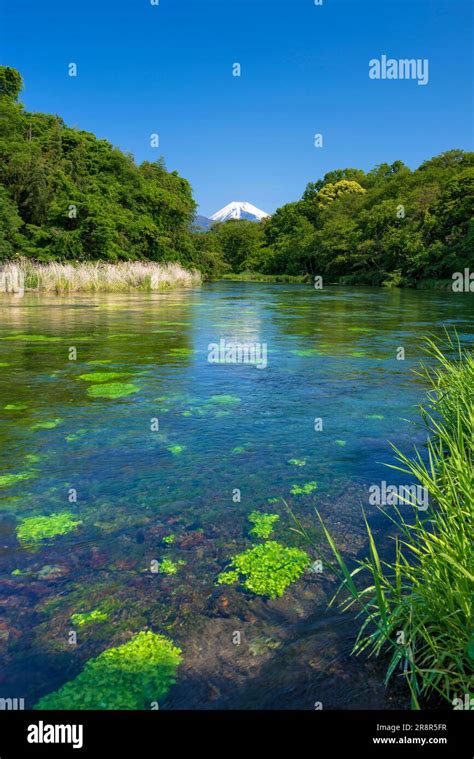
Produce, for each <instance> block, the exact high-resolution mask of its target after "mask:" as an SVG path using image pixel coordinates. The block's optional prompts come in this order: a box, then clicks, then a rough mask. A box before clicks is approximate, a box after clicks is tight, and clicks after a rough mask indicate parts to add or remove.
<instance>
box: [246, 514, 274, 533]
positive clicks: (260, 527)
mask: <svg viewBox="0 0 474 759" xmlns="http://www.w3.org/2000/svg"><path fill="white" fill-rule="evenodd" d="M279 519H280V517H279V516H278V514H262V513H261V512H259V511H252V513H251V514H249V516H248V520H249V522H251V523H252V524H253V527H252V529H251V530H250V534H251V535H255V537H256V538H269V537H270V535H271V534H272V532H273V525H274V524H275V522H278V520H279Z"/></svg>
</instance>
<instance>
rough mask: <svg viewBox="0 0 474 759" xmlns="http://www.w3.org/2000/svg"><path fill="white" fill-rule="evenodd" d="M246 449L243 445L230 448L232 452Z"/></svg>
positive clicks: (241, 451) (240, 451) (243, 451)
mask: <svg viewBox="0 0 474 759" xmlns="http://www.w3.org/2000/svg"><path fill="white" fill-rule="evenodd" d="M245 451H246V449H245V448H244V446H243V445H236V446H235V448H232V451H231V452H232V453H245Z"/></svg>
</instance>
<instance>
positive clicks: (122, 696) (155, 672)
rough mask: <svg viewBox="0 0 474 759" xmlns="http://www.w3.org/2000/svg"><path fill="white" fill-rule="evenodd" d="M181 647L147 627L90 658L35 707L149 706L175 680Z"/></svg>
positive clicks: (109, 707)
mask: <svg viewBox="0 0 474 759" xmlns="http://www.w3.org/2000/svg"><path fill="white" fill-rule="evenodd" d="M180 663H181V649H180V648H178V647H177V646H175V645H174V644H173V643H172V641H170V640H169V639H168V638H166V637H165V636H164V635H157V634H156V633H153V632H150V631H146V632H139V633H137V634H136V635H134V636H133V638H132V639H131V640H129V641H128V643H124V644H123V645H121V646H118V647H117V648H109V649H107V650H106V651H103V652H102V653H101V654H100V655H99V656H97V657H96V658H95V659H89V661H88V662H87V663H86V665H85V667H84V669H83V671H82V672H81V673H80V674H79V675H78V676H77V677H76V678H75V679H74V680H71V681H70V682H68V683H65V685H63V686H62V687H61V688H59V690H57V691H55V692H54V693H49V694H48V695H46V696H43V698H41V699H40V700H39V701H38V703H37V704H36V705H35V706H34V709H54V710H57V709H130V710H136V709H150V708H151V705H152V704H153V703H155V702H158V701H160V700H161V699H163V698H164V697H165V696H166V694H167V693H168V691H169V689H170V687H171V685H173V683H174V682H175V676H176V670H177V668H178V666H179V664H180Z"/></svg>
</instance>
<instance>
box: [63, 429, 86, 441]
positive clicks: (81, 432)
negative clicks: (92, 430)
mask: <svg viewBox="0 0 474 759" xmlns="http://www.w3.org/2000/svg"><path fill="white" fill-rule="evenodd" d="M84 435H87V430H86V429H85V428H84V427H81V429H79V430H77V432H71V434H70V435H66V437H65V438H64V440H65V441H66V442H67V443H74V442H75V441H76V440H80V439H81V437H84Z"/></svg>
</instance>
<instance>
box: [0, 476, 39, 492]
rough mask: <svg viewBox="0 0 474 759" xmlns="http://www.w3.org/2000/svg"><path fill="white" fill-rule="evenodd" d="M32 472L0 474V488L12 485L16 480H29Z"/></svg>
mask: <svg viewBox="0 0 474 759" xmlns="http://www.w3.org/2000/svg"><path fill="white" fill-rule="evenodd" d="M34 476H35V473H34V472H19V473H18V474H2V475H0V488H9V487H10V486H11V485H14V484H15V483H16V482H21V481H22V480H29V479H30V478H31V477H34Z"/></svg>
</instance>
